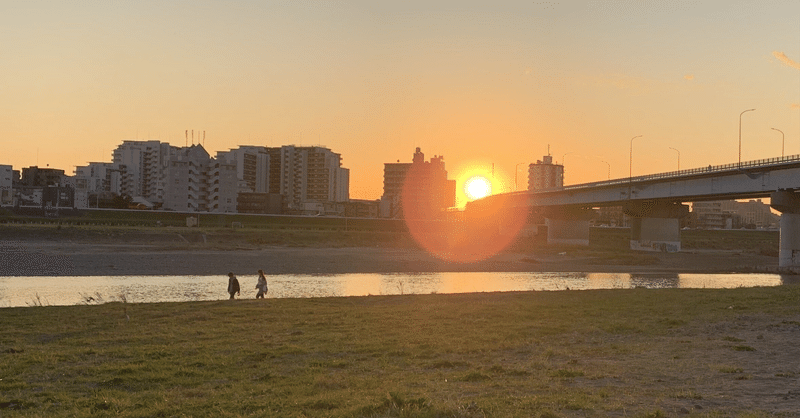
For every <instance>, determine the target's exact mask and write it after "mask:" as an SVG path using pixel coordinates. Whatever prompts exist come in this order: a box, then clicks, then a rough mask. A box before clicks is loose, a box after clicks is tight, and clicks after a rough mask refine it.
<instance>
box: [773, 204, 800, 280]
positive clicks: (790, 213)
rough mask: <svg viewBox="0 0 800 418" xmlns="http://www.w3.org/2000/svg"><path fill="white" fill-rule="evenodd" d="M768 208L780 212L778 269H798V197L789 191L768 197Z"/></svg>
mask: <svg viewBox="0 0 800 418" xmlns="http://www.w3.org/2000/svg"><path fill="white" fill-rule="evenodd" d="M770 206H771V207H772V208H773V209H775V210H777V211H779V212H781V238H780V252H779V253H778V267H780V268H794V267H800V196H798V194H797V193H795V192H793V191H791V190H780V191H777V192H774V193H772V194H771V195H770Z"/></svg>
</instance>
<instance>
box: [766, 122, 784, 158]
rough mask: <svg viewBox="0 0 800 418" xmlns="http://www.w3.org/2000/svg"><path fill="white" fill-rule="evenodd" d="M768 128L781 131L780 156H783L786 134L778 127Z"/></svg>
mask: <svg viewBox="0 0 800 418" xmlns="http://www.w3.org/2000/svg"><path fill="white" fill-rule="evenodd" d="M770 129H774V130H776V131H778V132H780V133H781V158H783V148H784V146H785V145H786V135H784V134H783V131H782V130H780V129H777V128H770Z"/></svg>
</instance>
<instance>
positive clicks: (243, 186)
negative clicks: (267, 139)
mask: <svg viewBox="0 0 800 418" xmlns="http://www.w3.org/2000/svg"><path fill="white" fill-rule="evenodd" d="M217 160H221V161H225V162H227V163H232V164H236V176H237V178H238V179H239V180H240V181H239V187H238V188H239V191H240V192H243V193H268V192H269V168H270V157H269V154H268V152H267V147H260V146H252V145H249V146H240V147H239V148H235V149H231V150H229V151H218V152H217Z"/></svg>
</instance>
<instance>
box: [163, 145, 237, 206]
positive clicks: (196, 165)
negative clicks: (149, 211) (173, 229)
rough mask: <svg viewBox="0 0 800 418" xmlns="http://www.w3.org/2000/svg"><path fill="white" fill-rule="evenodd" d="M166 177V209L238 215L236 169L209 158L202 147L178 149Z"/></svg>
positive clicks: (164, 204) (168, 167) (221, 161)
mask: <svg viewBox="0 0 800 418" xmlns="http://www.w3.org/2000/svg"><path fill="white" fill-rule="evenodd" d="M163 177H164V201H163V206H162V207H163V208H164V209H171V210H175V211H181V212H186V211H189V212H236V196H237V194H238V190H237V183H238V179H237V177H236V165H235V164H232V163H228V162H226V161H224V160H216V159H213V158H211V157H209V155H208V152H206V150H205V149H204V148H203V146H202V145H199V144H198V145H192V146H190V147H184V148H179V149H177V151H176V152H175V153H173V155H172V157H171V158H170V160H169V162H168V166H167V169H166V170H165V174H164V176H163Z"/></svg>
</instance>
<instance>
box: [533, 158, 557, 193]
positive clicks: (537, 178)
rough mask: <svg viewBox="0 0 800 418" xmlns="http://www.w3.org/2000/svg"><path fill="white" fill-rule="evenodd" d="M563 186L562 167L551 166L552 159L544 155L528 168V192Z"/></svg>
mask: <svg viewBox="0 0 800 418" xmlns="http://www.w3.org/2000/svg"><path fill="white" fill-rule="evenodd" d="M563 186H564V166H563V165H561V164H553V157H552V156H550V155H545V156H544V157H542V159H541V160H538V161H536V163H535V164H530V165H529V166H528V190H531V191H535V190H545V189H552V188H556V187H563Z"/></svg>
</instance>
